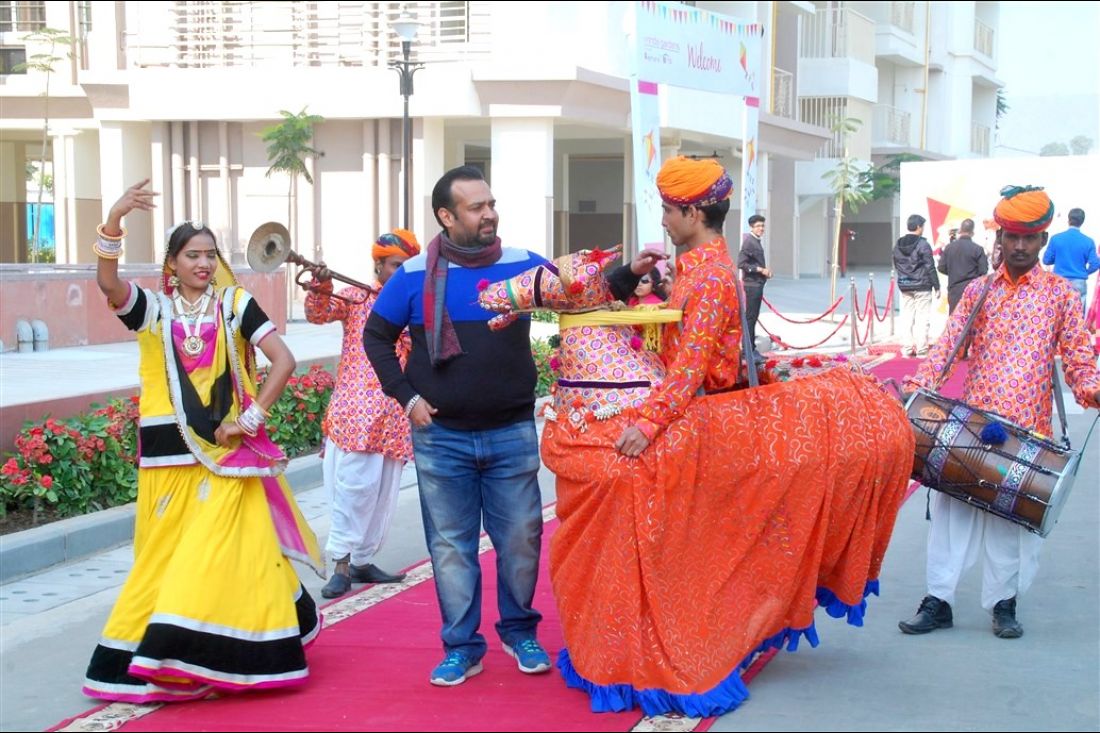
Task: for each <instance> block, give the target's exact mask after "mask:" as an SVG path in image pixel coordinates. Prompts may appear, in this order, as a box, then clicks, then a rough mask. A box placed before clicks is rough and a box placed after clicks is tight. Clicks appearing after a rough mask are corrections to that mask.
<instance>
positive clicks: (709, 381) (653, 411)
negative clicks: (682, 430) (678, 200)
mask: <svg viewBox="0 0 1100 733" xmlns="http://www.w3.org/2000/svg"><path fill="white" fill-rule="evenodd" d="M676 268H677V270H678V274H677V276H676V280H675V282H673V285H672V295H671V296H670V297H669V302H668V307H669V308H675V309H679V310H682V311H683V312H684V320H683V322H682V323H669V324H666V325H665V327H664V331H663V333H662V334H661V360H662V361H663V362H664V363H665V368H666V370H667V371H666V374H665V379H664V381H663V382H661V384H660V385H659V386H658V387H657V388H655V389H654V390H653V392H652V393H651V394H650V396H649V398H648V399H647V400H646V403H645V405H643V406H642V407H641V408H640V409H639V411H638V412H639V419H638V421H637V423H636V425H637V427H638V429H639V430H641V431H642V432H643V433H645V436H646V437H647V438H649V439H650V441H652V440H653V439H654V438H655V437H656V436H657V435H658V434H659V433H660V432H661V431H662V430H664V429H665V427H666V426H667V425H668V424H669V423H670V422H672V421H673V420H674V419H676V418H677V417H678V416H679V415H681V414H682V413H683V412H684V410H685V409H686V407H687V404H688V402H689V401H690V400H691V398H692V397H694V396H695V395H696V393H697V392H698V391H699V388H700V387H702V388H703V389H704V390H705V391H707V392H715V391H717V390H720V389H728V388H730V387H732V386H733V385H734V384H736V383H737V377H738V370H739V369H740V360H741V321H740V320H739V316H738V301H737V280H736V278H737V275H736V274H735V270H734V267H733V262H732V260H730V256H729V251H728V250H727V249H726V239H725V237H716V238H715V239H712V240H711V241H709V242H707V243H706V244H704V245H701V246H699V247H696V248H695V249H693V250H691V251H689V252H687V253H685V254H684V255H683V256H681V257H680V258H679V259H678V260H677V261H676ZM700 303H706V304H707V307H706V308H700V307H698V305H699V304H700Z"/></svg>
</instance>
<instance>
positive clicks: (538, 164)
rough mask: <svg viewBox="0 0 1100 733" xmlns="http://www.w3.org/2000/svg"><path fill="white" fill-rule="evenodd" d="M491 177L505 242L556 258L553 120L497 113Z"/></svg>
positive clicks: (493, 137) (494, 125)
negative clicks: (554, 254)
mask: <svg viewBox="0 0 1100 733" xmlns="http://www.w3.org/2000/svg"><path fill="white" fill-rule="evenodd" d="M492 181H493V194H494V195H495V196H496V199H497V210H498V211H499V212H500V228H499V233H500V237H501V240H502V241H503V242H504V244H505V245H507V246H511V247H523V248H525V249H529V250H531V251H533V252H538V253H540V254H542V255H543V256H545V257H547V258H550V257H553V246H554V121H553V120H552V119H548V118H528V117H518V118H500V117H498V118H494V119H493V121H492Z"/></svg>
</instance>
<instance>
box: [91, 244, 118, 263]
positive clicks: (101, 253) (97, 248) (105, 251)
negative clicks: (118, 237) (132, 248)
mask: <svg viewBox="0 0 1100 733" xmlns="http://www.w3.org/2000/svg"><path fill="white" fill-rule="evenodd" d="M92 251H93V252H95V255H96V257H98V258H100V259H101V260H117V259H119V258H120V257H122V247H121V246H117V247H112V246H111V244H110V242H104V241H103V240H102V239H100V240H99V241H97V242H96V243H95V244H93V245H92Z"/></svg>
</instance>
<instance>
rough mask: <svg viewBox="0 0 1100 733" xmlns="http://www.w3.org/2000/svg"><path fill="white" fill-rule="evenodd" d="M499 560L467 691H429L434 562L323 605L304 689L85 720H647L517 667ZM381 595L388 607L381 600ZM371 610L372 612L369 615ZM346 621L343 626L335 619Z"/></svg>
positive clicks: (553, 625) (231, 725) (305, 725)
mask: <svg viewBox="0 0 1100 733" xmlns="http://www.w3.org/2000/svg"><path fill="white" fill-rule="evenodd" d="M556 527H557V521H556V520H554V521H550V522H547V525H546V532H545V533H544V538H543V543H544V546H543V557H544V558H545V557H546V555H547V554H548V552H549V550H548V548H547V547H546V543H547V541H548V539H549V536H550V534H551V533H552V532H553V530H554V529H556ZM483 541H487V540H483ZM494 561H495V554H494V553H493V552H492V551H489V552H485V553H483V554H482V556H481V567H482V572H483V574H484V576H483V603H482V607H483V609H484V610H483V615H482V628H481V631H482V633H483V634H485V636H486V638H487V639H488V641H489V653H488V654H487V655H486V657H485V659H484V661H483V664H484V667H485V671H484V672H482V673H481V674H480V675H478V676H476V677H473V678H471V679H470V680H468V681H467V682H466V683H465V684H462V685H458V686H457V687H451V688H442V687H433V686H432V685H430V684H428V673H429V672H430V671H431V669H432V668H433V667H434V666H435V665H436V664H438V663H439V661H440V660H441V659H442V657H443V652H442V650H441V647H440V642H439V626H440V618H439V610H438V605H437V602H436V597H435V586H434V583H433V582H432V580H431V575H430V572H431V566H430V565H429V564H427V563H425V564H424V565H420V566H417V567H416V568H414V569H413V571H412V572H410V576H409V577H410V579H413V580H414V581H415V580H416V579H421V578H423V579H424V580H423V581H422V582H419V583H416V584H415V585H412V587H409V588H407V589H403V590H402V587H401V586H396V587H394V586H373V587H371V586H368V590H366V591H364V592H362V593H359V594H357V595H355V596H352V597H350V598H344V599H340V600H339V601H337V602H336V603H333V604H331V605H330V606H328V607H326V609H325V620H326V628H325V630H324V632H323V633H322V634H321V635H320V637H318V639H317V641H316V642H315V643H314V644H313V646H312V647H310V650H309V652H308V658H309V665H310V673H311V676H310V680H309V682H308V684H306V685H305V686H304V687H302V688H299V689H296V690H290V691H281V692H279V691H276V692H261V693H248V694H243V695H238V696H231V697H225V698H221V699H216V700H206V701H200V702H191V703H179V704H174V705H165V706H162V707H160V708H159V709H154V710H153V711H152V712H149V713H148V714H145V715H142V716H141V717H137V718H134V719H131V717H132V715H133V714H134V713H138V714H141V713H145V712H146V711H147V710H148V708H149V707H154V706H133V705H121V704H117V703H116V704H114V705H108V706H106V707H103V706H99V707H98V708H96V709H94V710H93V711H89V713H85V714H84V716H88V715H89V714H91V713H94V714H95V715H97V716H99V718H100V719H102V718H105V717H108V718H115V719H116V720H117V719H118V718H120V717H121V718H123V719H126V720H127V722H125V723H124V725H122V727H121V729H122V730H126V731H206V730H224V731H262V730H287V731H294V730H302V731H306V730H308V731H315V730H324V731H355V730H393V731H429V730H454V731H517V730H530V731H543V730H545V731H627V730H630V729H631V728H633V727H634V726H635V725H636V724H637V723H639V722H640V721H641V720H642V715H641V713H640V712H634V713H621V714H606V713H604V714H599V715H596V714H593V713H590V712H589V710H588V698H587V696H586V695H584V694H583V693H581V692H579V691H576V690H570V689H568V688H566V686H565V683H564V682H562V679H561V676H560V675H559V674H558V672H557V669H552V670H551V671H550V672H549V673H548V674H542V675H525V674H522V673H520V672H519V670H518V669H516V663H515V661H514V660H513V659H511V658H510V657H508V656H506V655H505V654H504V652H503V651H502V650H501V648H500V641H499V640H498V639H497V637H496V633H495V631H494V629H493V623H494V622H495V621H496V619H497V611H496V568H495V565H494ZM546 568H547V563H546V562H545V559H544V561H543V563H542V576H541V577H540V579H539V584H538V589H537V592H536V598H535V607H536V608H537V609H538V610H539V611H540V612H541V613H542V614H543V616H544V620H543V622H542V624H540V626H539V638H540V640H541V641H542V643H543V645H544V646H545V647H546V649H547V651H549V652H550V654H551V658H552V659H553V658H555V657H556V654H557V651H558V649H560V648H561V645H562V638H561V627H560V625H559V623H558V616H557V608H556V605H555V603H554V596H553V592H552V591H551V587H550V580H549V578H548V577H547V571H546ZM407 582H408V581H407ZM387 596H389V597H387ZM380 598H386V600H385V601H384V602H377V601H378V600H379V599H380ZM368 603H375V605H371V606H369V607H367V608H363V606H364V605H366V604H368ZM349 614H350V615H349ZM341 616H344V617H345V618H343V620H338V619H339V618H340V617H341ZM334 622H335V623H334ZM96 711H98V712H96ZM84 716H80V717H84ZM711 722H712V721H710V720H707V721H697V720H695V719H682V720H675V721H671V720H670V721H667V723H671V724H672V725H674V726H675V727H672V728H662V729H666V730H705V729H706V728H707V727H709V724H710V723H711ZM699 723H702V724H701V725H699ZM62 725H64V724H62ZM94 725H95V723H94V721H93V720H89V719H85V720H80V719H79V718H78V719H75V720H74V721H73V724H71V725H70V726H69V727H67V729H68V730H91V729H93V727H92V726H94ZM96 729H100V730H102V729H103V728H96ZM112 729H115V728H113V727H112Z"/></svg>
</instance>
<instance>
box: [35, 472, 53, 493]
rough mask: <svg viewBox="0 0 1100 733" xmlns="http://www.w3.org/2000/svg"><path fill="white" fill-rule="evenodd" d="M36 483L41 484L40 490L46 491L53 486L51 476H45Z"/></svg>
mask: <svg viewBox="0 0 1100 733" xmlns="http://www.w3.org/2000/svg"><path fill="white" fill-rule="evenodd" d="M38 483H40V484H42V488H44V489H48V488H50V487H52V486H53V476H50V475H49V474H46V475H45V476H43V477H42V478H40V479H38Z"/></svg>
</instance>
